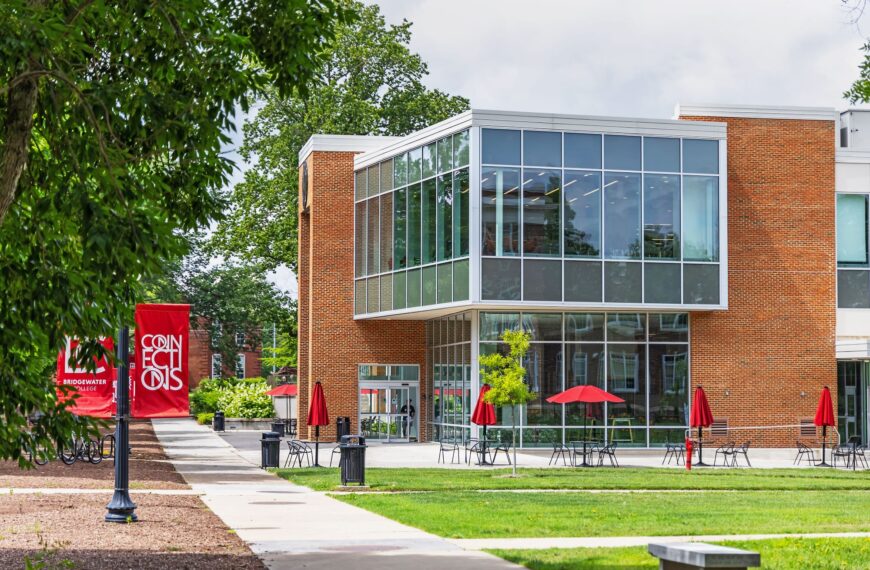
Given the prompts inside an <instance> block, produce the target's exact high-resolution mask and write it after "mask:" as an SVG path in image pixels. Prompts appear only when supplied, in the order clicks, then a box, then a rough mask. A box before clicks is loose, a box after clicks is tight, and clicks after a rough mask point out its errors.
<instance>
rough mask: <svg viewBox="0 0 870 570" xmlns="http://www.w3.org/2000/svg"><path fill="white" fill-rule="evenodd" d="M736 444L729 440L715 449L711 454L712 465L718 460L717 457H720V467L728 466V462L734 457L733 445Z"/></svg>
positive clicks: (714, 465)
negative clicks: (713, 453)
mask: <svg viewBox="0 0 870 570" xmlns="http://www.w3.org/2000/svg"><path fill="white" fill-rule="evenodd" d="M735 445H736V444H735V443H734V442H733V441H729V442H728V443H726V444H724V445H720V446H719V448H718V449H717V450H716V453H715V455H713V467H716V465H717V462H718V461H719V457H720V456H721V457H722V467H728V466H729V465H728V463H729V462H731V460H732V458H733V457H734V446H735Z"/></svg>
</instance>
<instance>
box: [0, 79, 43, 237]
mask: <svg viewBox="0 0 870 570" xmlns="http://www.w3.org/2000/svg"><path fill="white" fill-rule="evenodd" d="M38 95H39V84H38V80H37V79H36V78H35V77H28V78H27V79H23V80H20V81H18V82H17V83H15V84H13V85H12V86H11V87H10V88H9V92H8V96H7V101H6V122H5V124H4V125H3V133H2V138H3V140H4V141H5V142H4V144H3V150H2V155H0V225H2V224H3V219H4V218H5V217H6V212H8V211H9V208H10V207H11V206H12V202H13V201H14V200H15V193H16V190H17V189H18V181H19V180H20V179H21V174H22V173H23V172H24V168H25V167H26V166H27V155H28V150H29V147H30V133H31V131H32V130H33V114H34V112H35V111H36V100H37V97H38Z"/></svg>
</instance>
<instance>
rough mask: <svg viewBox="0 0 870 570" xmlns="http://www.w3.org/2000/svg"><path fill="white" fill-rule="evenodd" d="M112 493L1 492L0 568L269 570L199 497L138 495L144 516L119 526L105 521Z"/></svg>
mask: <svg viewBox="0 0 870 570" xmlns="http://www.w3.org/2000/svg"><path fill="white" fill-rule="evenodd" d="M110 496H111V495H110V494H108V493H107V494H105V495H102V494H100V495H14V494H13V495H7V496H3V497H0V568H23V567H24V565H25V560H26V559H29V560H30V561H31V563H35V562H39V561H42V562H44V563H45V568H67V567H70V568H73V569H76V570H79V569H94V570H97V569H104V568H110V567H113V566H114V567H118V568H125V569H127V568H130V569H137V570H138V569H143V570H145V569H149V570H151V569H154V568H166V569H169V568H173V569H174V568H191V569H193V568H203V569H206V568H208V569H215V570H224V569H226V570H230V569H236V568H238V569H242V570H248V569H251V570H253V569H257V570H261V569H263V568H265V567H264V566H263V564H262V562H260V560H259V559H258V558H257V557H256V556H254V555H253V553H252V552H251V551H250V550H249V549H248V547H247V546H246V545H245V543H244V542H243V541H242V540H241V539H240V538H239V537H238V536H236V535H235V534H234V533H233V532H231V531H230V530H229V529H228V528H227V527H226V526H225V525H224V524H223V523H222V522H221V521H220V519H218V517H217V516H215V515H214V513H212V512H211V511H210V510H209V509H208V507H206V506H205V504H203V502H202V501H201V500H200V499H199V497H193V496H177V495H176V496H168V495H136V496H134V497H133V500H134V501H135V502H136V504H137V506H138V508H137V514H138V515H139V521H138V522H136V523H131V524H118V523H107V522H103V515H104V514H105V512H106V503H107V502H108V499H109V498H110ZM66 561H69V562H71V563H72V566H69V564H67V562H66ZM37 567H38V566H37Z"/></svg>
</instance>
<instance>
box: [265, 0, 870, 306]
mask: <svg viewBox="0 0 870 570" xmlns="http://www.w3.org/2000/svg"><path fill="white" fill-rule="evenodd" d="M377 3H378V4H379V5H380V6H381V9H382V12H383V13H384V15H385V17H386V18H387V21H388V22H389V23H398V22H400V21H401V20H402V19H403V18H406V19H408V20H410V21H412V22H414V26H413V28H412V32H413V39H412V42H411V48H412V49H413V50H414V51H415V52H417V53H419V54H420V55H421V56H422V57H423V59H424V60H425V61H427V62H428V63H429V71H430V75H429V78H428V80H427V84H428V85H429V86H430V87H436V88H439V89H443V90H445V91H447V92H449V93H452V94H459V95H464V96H465V97H468V98H470V99H471V104H472V106H473V107H476V108H481V109H500V110H512V111H542V112H553V113H576V114H584V115H587V114H588V115H617V116H628V117H657V118H669V117H671V116H672V115H673V111H674V105H675V104H676V103H678V102H683V103H690V102H691V103H711V102H713V103H738V104H765V105H809V106H828V107H836V108H845V107H846V106H847V105H846V102H845V101H844V100H843V98H842V93H843V91H844V90H846V89H847V88H848V87H849V85H850V84H851V82H852V81H853V80H854V79H855V77H856V75H857V73H858V65H859V63H860V62H861V57H862V56H861V53H860V51H859V48H860V47H861V45H862V44H863V43H864V37H865V35H870V14H868V15H867V16H865V17H864V18H863V19H861V20H860V21H858V22H857V24H856V23H855V22H854V21H853V20H855V14H854V12H850V11H849V10H847V9H846V8H844V6H843V4H842V3H841V2H840V1H839V0H788V1H785V0H761V1H759V0H729V1H727V2H724V1H721V2H712V1H704V0H681V1H680V0H655V1H653V0H645V1H641V0H622V1H613V0H602V1H594V2H593V1H585V0H380V1H378V2H377ZM865 30H866V32H867V34H865V33H864V32H865ZM275 280H276V282H277V283H278V284H279V285H280V286H281V287H282V288H285V289H287V290H289V291H291V292H295V290H296V283H295V278H294V277H293V275H292V274H291V273H290V272H289V271H282V272H279V273H278V274H277V275H276V277H275Z"/></svg>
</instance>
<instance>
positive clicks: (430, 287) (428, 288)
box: [423, 265, 438, 306]
mask: <svg viewBox="0 0 870 570" xmlns="http://www.w3.org/2000/svg"><path fill="white" fill-rule="evenodd" d="M437 279H438V277H437V274H436V272H435V266H434V265H430V266H429V267H424V268H423V305H424V306H425V305H434V304H435V291H436V289H437V287H438V281H437Z"/></svg>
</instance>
